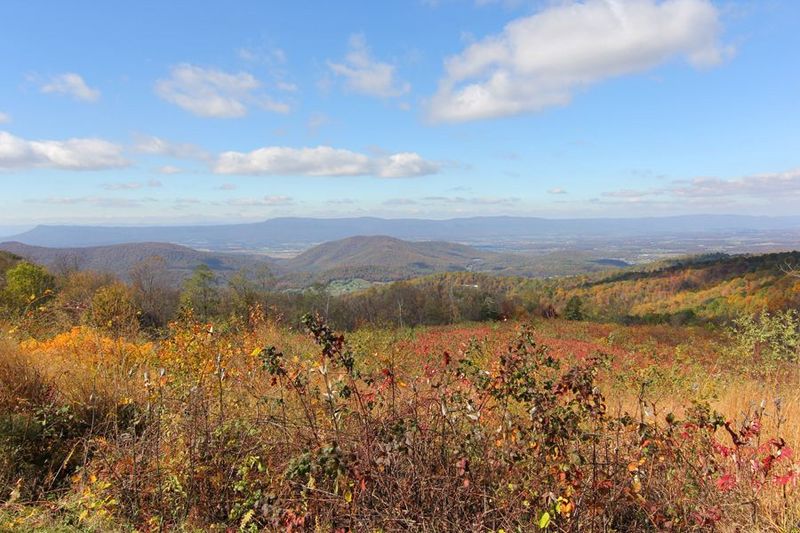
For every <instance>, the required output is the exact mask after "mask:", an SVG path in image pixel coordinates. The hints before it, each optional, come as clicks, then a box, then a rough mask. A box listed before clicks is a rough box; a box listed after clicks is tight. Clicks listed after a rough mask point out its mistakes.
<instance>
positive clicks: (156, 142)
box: [133, 135, 210, 160]
mask: <svg viewBox="0 0 800 533" xmlns="http://www.w3.org/2000/svg"><path fill="white" fill-rule="evenodd" d="M133 149H134V150H135V151H137V152H139V153H142V154H147V155H163V156H169V157H175V158H178V159H200V160H206V159H209V158H210V155H209V154H208V152H206V151H205V150H203V149H202V148H200V147H199V146H197V145H194V144H191V143H176V142H172V141H168V140H166V139H162V138H160V137H154V136H152V135H136V137H135V139H134V145H133Z"/></svg>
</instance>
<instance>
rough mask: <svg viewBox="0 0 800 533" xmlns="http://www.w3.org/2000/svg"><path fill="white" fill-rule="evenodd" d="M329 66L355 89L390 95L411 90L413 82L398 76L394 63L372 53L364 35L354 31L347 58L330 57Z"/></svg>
mask: <svg viewBox="0 0 800 533" xmlns="http://www.w3.org/2000/svg"><path fill="white" fill-rule="evenodd" d="M328 66H329V67H330V69H331V70H332V71H333V72H334V74H336V75H338V76H341V77H343V78H344V79H345V86H346V87H347V88H348V89H349V90H351V91H353V92H357V93H361V94H366V95H369V96H377V97H379V98H391V97H395V96H401V95H404V94H406V93H407V92H409V91H410V90H411V84H409V83H408V82H405V81H402V80H399V79H397V73H396V68H397V67H395V65H392V64H389V63H383V62H380V61H377V60H376V59H374V58H373V57H372V55H371V54H370V51H369V48H368V47H367V42H366V40H365V39H364V36H363V35H351V36H350V49H349V51H348V53H347V56H345V59H344V61H343V62H341V63H335V62H333V61H328Z"/></svg>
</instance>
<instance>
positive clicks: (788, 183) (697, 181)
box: [603, 168, 800, 201]
mask: <svg viewBox="0 0 800 533" xmlns="http://www.w3.org/2000/svg"><path fill="white" fill-rule="evenodd" d="M603 196H606V197H609V198H617V199H621V200H626V201H642V200H643V199H645V198H648V197H651V198H652V197H671V198H672V199H674V200H678V201H685V200H694V199H719V198H724V197H746V198H750V199H755V198H761V199H778V200H787V199H790V198H792V197H800V168H797V169H792V170H788V171H786V172H775V173H768V174H754V175H751V176H743V177H740V178H736V179H727V180H726V179H721V178H714V177H698V178H693V179H690V180H675V181H673V182H672V184H671V185H670V186H669V187H661V188H652V189H642V190H636V189H621V190H616V191H608V192H605V193H603ZM792 201H796V198H793V199H792Z"/></svg>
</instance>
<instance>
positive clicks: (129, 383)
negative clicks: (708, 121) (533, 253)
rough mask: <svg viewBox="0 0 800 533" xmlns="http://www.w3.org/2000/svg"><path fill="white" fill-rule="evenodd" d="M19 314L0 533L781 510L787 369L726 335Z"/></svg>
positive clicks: (705, 527)
mask: <svg viewBox="0 0 800 533" xmlns="http://www.w3.org/2000/svg"><path fill="white" fill-rule="evenodd" d="M23 326H24V323H23ZM21 327H22V326H19V325H17V326H15V327H14V326H11V327H6V328H5V331H4V334H3V337H2V340H0V500H1V501H2V502H3V504H2V507H0V529H4V530H9V531H39V530H45V531H47V530H50V531H134V530H136V531H163V530H178V531H214V530H216V531H232V530H241V531H262V530H263V531H277V530H282V531H400V530H405V531H453V530H464V531H494V532H501V531H505V532H512V531H538V530H542V531H795V530H796V528H797V524H798V520H800V495H798V490H797V479H798V475H800V467H798V464H797V463H796V462H795V459H794V457H793V456H792V451H793V449H794V447H795V446H796V445H797V443H798V441H800V387H798V386H797V385H798V383H799V382H800V369H798V367H797V363H796V360H795V361H792V360H786V359H785V358H781V357H776V356H774V354H772V353H771V352H770V351H769V350H767V349H765V348H764V347H765V346H766V344H764V343H761V344H759V341H757V340H756V341H753V342H752V343H749V344H748V343H744V344H743V342H742V338H743V337H742V335H743V330H742V329H741V328H740V329H739V330H738V331H734V330H733V329H730V328H711V327H702V326H675V325H621V324H614V323H602V322H585V321H575V320H563V319H551V320H546V319H543V318H540V317H534V318H530V317H529V318H527V319H524V320H522V319H519V320H505V321H504V320H497V321H487V322H465V323H461V324H455V325H444V326H417V327H405V328H403V327H400V328H398V327H392V328H380V327H362V328H358V329H356V330H354V331H351V332H348V333H347V334H346V335H342V334H340V333H339V332H337V331H334V330H333V329H332V328H331V327H329V326H328V325H327V324H326V323H325V321H323V320H322V319H321V318H320V317H319V316H318V315H307V316H305V317H304V318H303V320H302V326H301V325H299V324H294V323H288V322H282V321H281V320H280V319H277V318H274V317H272V316H268V314H267V313H265V312H264V310H263V309H262V308H261V307H260V306H258V305H256V306H254V307H253V308H252V309H251V312H250V314H249V316H247V317H244V318H241V319H239V320H228V321H224V322H216V323H215V322H213V321H207V320H200V319H198V318H197V317H196V316H194V315H193V314H192V313H191V312H189V311H184V312H182V313H181V314H180V316H179V317H178V318H177V319H176V320H174V321H173V322H172V323H171V324H170V325H169V328H168V330H167V333H166V334H165V335H163V336H161V337H160V338H158V339H153V338H148V337H146V336H144V335H142V334H141V332H138V331H136V330H131V331H127V332H125V330H124V328H123V329H119V328H116V329H112V330H110V329H109V328H102V327H96V326H92V325H87V324H82V325H77V326H74V327H70V328H65V329H63V330H61V331H58V332H50V333H48V334H47V335H30V334H27V333H26V332H25V331H23V330H22V329H21ZM115 331H116V333H115ZM120 332H122V333H120Z"/></svg>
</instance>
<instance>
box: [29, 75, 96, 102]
mask: <svg viewBox="0 0 800 533" xmlns="http://www.w3.org/2000/svg"><path fill="white" fill-rule="evenodd" d="M41 91H42V92H43V93H57V94H66V95H68V96H71V97H72V98H74V99H75V100H81V101H83V102H96V101H97V100H99V99H100V91H98V90H97V89H93V88H91V87H89V86H88V85H87V84H86V82H85V81H84V80H83V78H82V77H81V76H79V75H78V74H75V73H74V72H66V73H64V74H59V75H58V76H53V77H52V78H50V80H49V81H48V82H46V83H45V84H44V85H42V87H41Z"/></svg>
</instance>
